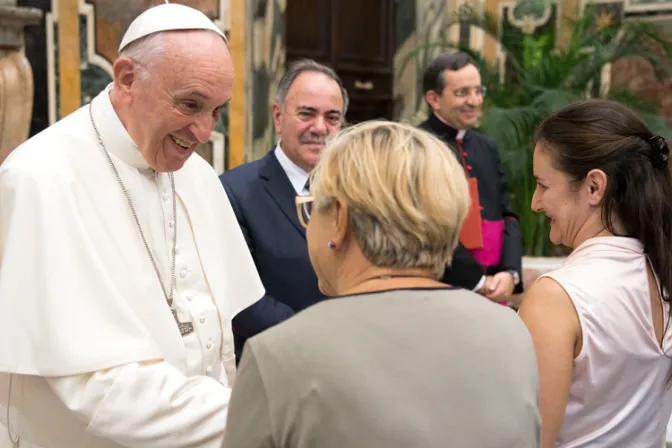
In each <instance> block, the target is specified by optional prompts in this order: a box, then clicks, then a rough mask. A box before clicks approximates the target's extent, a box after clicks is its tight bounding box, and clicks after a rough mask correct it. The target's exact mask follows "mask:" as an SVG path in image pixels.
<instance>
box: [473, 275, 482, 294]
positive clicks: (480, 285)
mask: <svg viewBox="0 0 672 448" xmlns="http://www.w3.org/2000/svg"><path fill="white" fill-rule="evenodd" d="M483 285H485V275H484V276H482V277H481V279H480V280H479V281H478V283H476V286H474V289H473V290H472V291H476V292H478V291H480V290H481V288H482V287H483Z"/></svg>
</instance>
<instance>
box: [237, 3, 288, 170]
mask: <svg viewBox="0 0 672 448" xmlns="http://www.w3.org/2000/svg"><path fill="white" fill-rule="evenodd" d="M287 1H291V0H252V1H248V2H247V3H248V5H249V6H248V7H249V8H250V10H248V13H247V14H246V16H247V17H249V18H250V22H251V23H250V27H251V29H250V30H249V33H248V36H249V37H250V41H249V42H248V44H249V45H248V48H249V50H248V63H249V67H248V69H247V70H246V71H247V73H248V76H249V82H248V86H247V88H248V91H247V95H246V96H247V98H248V111H249V112H250V113H249V115H248V117H247V119H248V125H247V129H248V134H250V135H251V138H250V139H248V144H247V148H246V158H247V160H255V159H259V158H261V157H263V156H264V155H265V154H266V153H267V152H268V151H269V150H270V149H271V147H272V146H273V145H274V143H275V142H276V141H277V137H276V135H275V129H274V127H273V120H272V117H271V106H272V105H273V102H274V101H275V95H276V92H277V86H278V84H279V83H280V78H282V75H283V74H284V72H285V56H286V50H285V23H284V16H285V9H286V2H287Z"/></svg>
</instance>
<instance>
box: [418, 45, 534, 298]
mask: <svg viewBox="0 0 672 448" xmlns="http://www.w3.org/2000/svg"><path fill="white" fill-rule="evenodd" d="M423 89H424V92H425V100H426V101H427V103H428V104H429V106H430V109H431V112H430V114H429V117H428V118H427V120H425V121H424V122H423V123H421V124H420V127H421V128H422V129H424V130H426V131H429V132H431V133H432V134H435V135H436V136H437V137H439V138H440V139H441V140H442V141H443V142H444V143H446V144H447V145H448V147H449V148H450V149H452V150H453V151H454V152H455V154H456V156H457V157H458V160H459V161H460V162H461V163H462V167H463V168H464V170H465V173H466V174H467V178H468V180H469V191H470V194H471V199H472V207H471V210H470V213H469V215H468V216H467V219H466V221H465V223H464V226H463V228H462V231H461V233H460V244H459V245H458V247H457V249H456V250H455V254H454V258H453V263H452V265H451V266H450V267H449V268H447V269H446V272H445V274H444V278H443V281H444V282H446V283H449V284H452V285H456V286H462V287H466V288H470V289H473V290H474V291H477V292H479V293H481V294H483V295H485V296H487V297H488V298H490V300H493V301H495V302H502V303H506V301H507V298H509V297H510V296H511V295H512V294H513V293H514V292H515V293H518V292H522V283H521V271H522V240H521V234H520V224H519V221H518V217H517V216H516V215H515V214H514V212H513V209H512V207H511V203H510V201H509V198H508V188H507V181H506V176H505V174H504V170H503V168H502V164H501V161H500V157H499V152H498V148H497V144H496V143H495V142H494V141H493V140H491V139H489V138H488V137H486V136H484V135H482V134H479V133H478V132H476V131H474V130H473V128H474V127H475V126H476V124H477V122H478V119H479V116H480V113H481V106H482V105H483V97H484V95H485V93H486V91H485V87H484V86H483V85H482V84H481V75H480V73H479V71H478V68H477V67H476V65H475V64H474V62H473V61H472V60H471V58H470V57H469V55H467V54H466V53H462V52H452V53H451V52H448V53H443V54H441V55H440V56H439V57H437V58H436V59H435V60H434V61H432V62H431V63H430V64H429V65H428V66H427V67H426V68H425V72H424V76H423Z"/></svg>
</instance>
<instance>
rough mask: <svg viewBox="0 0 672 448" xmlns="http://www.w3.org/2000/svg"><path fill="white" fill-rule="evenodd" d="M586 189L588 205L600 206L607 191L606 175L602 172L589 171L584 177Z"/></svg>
mask: <svg viewBox="0 0 672 448" xmlns="http://www.w3.org/2000/svg"><path fill="white" fill-rule="evenodd" d="M586 187H587V188H588V201H589V203H590V205H594V206H598V205H600V204H601V203H602V200H603V199H604V195H605V193H606V191H607V175H606V174H604V171H602V170H598V169H595V170H590V171H589V172H588V174H587V175H586Z"/></svg>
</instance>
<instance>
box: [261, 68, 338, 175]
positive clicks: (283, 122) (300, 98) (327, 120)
mask: <svg viewBox="0 0 672 448" xmlns="http://www.w3.org/2000/svg"><path fill="white" fill-rule="evenodd" d="M273 122H274V124H275V131H276V132H277V133H278V134H280V140H281V142H280V145H281V147H282V150H283V151H284V152H285V154H287V157H289V159H290V160H292V161H293V162H294V163H295V164H297V165H298V166H299V167H301V168H302V169H303V170H304V171H306V172H310V171H311V170H312V169H313V168H314V167H315V165H317V162H318V160H319V158H320V153H321V152H322V149H323V148H324V143H325V139H326V137H327V136H328V135H329V134H331V133H333V132H337V131H338V130H339V129H341V125H342V122H343V96H342V95H341V89H340V87H339V86H338V83H337V82H336V81H334V80H333V79H331V78H330V77H329V76H327V75H325V74H323V73H319V72H309V71H307V72H303V73H301V74H300V75H299V76H298V77H297V78H296V79H295V80H294V82H293V83H292V85H291V87H290V88H289V91H288V92H287V98H286V100H285V104H284V105H281V104H277V103H276V104H274V105H273Z"/></svg>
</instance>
